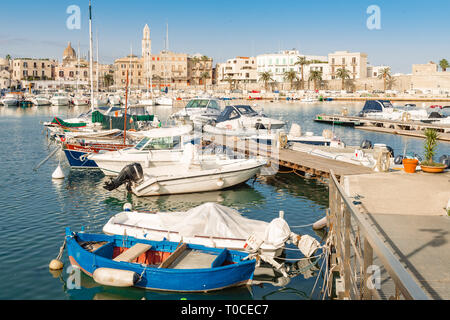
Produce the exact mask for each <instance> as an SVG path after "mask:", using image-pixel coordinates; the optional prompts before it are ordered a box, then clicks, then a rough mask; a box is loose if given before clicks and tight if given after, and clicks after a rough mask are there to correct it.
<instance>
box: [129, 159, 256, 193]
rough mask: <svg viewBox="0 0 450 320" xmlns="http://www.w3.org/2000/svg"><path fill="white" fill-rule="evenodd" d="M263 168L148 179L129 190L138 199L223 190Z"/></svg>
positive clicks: (245, 179)
mask: <svg viewBox="0 0 450 320" xmlns="http://www.w3.org/2000/svg"><path fill="white" fill-rule="evenodd" d="M263 166H264V165H263V164H258V165H256V166H253V167H249V168H245V169H242V168H240V169H238V168H237V169H234V170H232V171H223V172H217V173H212V172H202V171H198V172H194V173H192V174H188V175H184V176H182V177H177V176H175V177H167V178H157V179H150V180H148V181H144V183H143V184H141V185H138V186H132V188H131V189H132V191H133V193H134V194H135V195H136V196H138V197H149V196H161V195H170V194H184V193H195V192H206V191H217V190H223V189H227V188H230V187H233V186H236V185H239V184H241V183H244V182H246V181H248V180H249V179H251V178H252V177H254V176H256V175H257V174H258V173H259V172H260V170H261V168H262V167H263Z"/></svg>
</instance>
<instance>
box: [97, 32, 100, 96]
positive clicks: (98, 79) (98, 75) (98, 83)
mask: <svg viewBox="0 0 450 320" xmlns="http://www.w3.org/2000/svg"><path fill="white" fill-rule="evenodd" d="M99 61H100V60H99V57H98V31H97V96H98V93H99V92H100V74H99V64H100V62H99Z"/></svg>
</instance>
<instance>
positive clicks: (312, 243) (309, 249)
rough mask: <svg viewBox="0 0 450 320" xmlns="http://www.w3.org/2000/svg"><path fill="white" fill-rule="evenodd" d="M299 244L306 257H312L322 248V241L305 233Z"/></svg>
mask: <svg viewBox="0 0 450 320" xmlns="http://www.w3.org/2000/svg"><path fill="white" fill-rule="evenodd" d="M297 246H298V248H299V249H300V251H301V252H302V253H303V254H304V255H305V257H307V258H310V257H312V256H313V255H314V254H315V253H316V251H317V250H318V249H319V248H320V243H319V241H317V240H316V239H314V238H313V237H311V236H308V235H303V236H302V237H301V238H300V241H299V242H298V245H297Z"/></svg>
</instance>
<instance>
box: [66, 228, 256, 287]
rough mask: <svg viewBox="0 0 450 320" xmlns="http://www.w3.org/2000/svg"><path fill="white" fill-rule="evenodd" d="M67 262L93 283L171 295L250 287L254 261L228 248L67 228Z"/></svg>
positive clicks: (242, 253)
mask: <svg viewBox="0 0 450 320" xmlns="http://www.w3.org/2000/svg"><path fill="white" fill-rule="evenodd" d="M65 240H66V244H67V251H68V256H69V260H70V263H71V264H72V266H75V267H79V268H80V269H81V270H82V271H83V272H84V273H85V274H87V275H88V276H90V277H92V278H93V279H94V281H95V282H97V283H99V284H101V285H106V286H115V287H137V288H144V289H148V290H157V291H170V292H210V291H216V290H222V289H225V288H229V287H235V286H241V285H246V284H249V283H251V280H252V279H253V274H254V271H255V266H256V261H255V260H254V259H249V258H248V254H247V253H244V252H239V251H231V250H228V249H216V248H209V247H205V246H200V245H194V244H186V243H182V242H180V243H176V242H169V241H149V240H141V239H136V238H134V237H129V236H118V235H116V236H108V235H99V234H89V233H84V232H78V233H76V232H72V231H71V230H70V229H69V228H68V229H66V237H65Z"/></svg>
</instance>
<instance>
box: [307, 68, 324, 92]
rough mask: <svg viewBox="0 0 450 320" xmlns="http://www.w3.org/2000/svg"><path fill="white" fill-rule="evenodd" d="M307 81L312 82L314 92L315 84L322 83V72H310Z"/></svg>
mask: <svg viewBox="0 0 450 320" xmlns="http://www.w3.org/2000/svg"><path fill="white" fill-rule="evenodd" d="M308 81H313V82H314V91H316V90H317V83H318V82H319V83H321V82H322V72H320V71H311V73H310V74H309V79H308Z"/></svg>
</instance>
